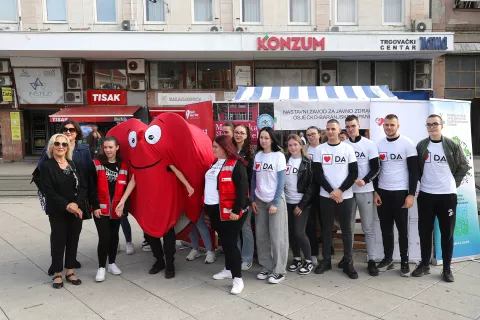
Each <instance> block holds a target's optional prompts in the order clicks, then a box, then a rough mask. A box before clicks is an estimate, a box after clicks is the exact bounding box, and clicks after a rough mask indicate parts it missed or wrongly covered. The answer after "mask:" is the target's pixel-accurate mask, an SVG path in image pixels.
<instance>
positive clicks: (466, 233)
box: [430, 99, 480, 264]
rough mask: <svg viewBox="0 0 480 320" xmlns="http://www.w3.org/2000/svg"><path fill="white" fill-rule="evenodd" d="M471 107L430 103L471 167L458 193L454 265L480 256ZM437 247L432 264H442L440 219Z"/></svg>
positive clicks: (434, 101) (431, 111) (439, 101)
mask: <svg viewBox="0 0 480 320" xmlns="http://www.w3.org/2000/svg"><path fill="white" fill-rule="evenodd" d="M470 107H471V102H469V101H449V100H435V99H434V100H431V101H430V113H434V114H438V115H440V116H441V117H442V119H443V121H444V128H443V131H442V133H443V134H444V135H445V136H447V137H449V138H451V139H453V140H455V141H456V142H458V143H459V144H460V146H461V147H462V149H463V151H464V152H465V156H466V157H467V160H468V162H469V165H470V167H471V169H470V170H469V171H468V173H467V175H466V177H465V178H464V179H463V181H462V184H461V185H460V187H459V188H458V189H457V213H456V226H455V233H454V247H453V261H461V260H467V259H471V258H474V257H478V256H480V230H479V225H478V212H477V197H476V193H475V171H474V168H473V155H472V135H471V129H470V126H471V123H470ZM434 243H435V250H434V259H433V262H434V263H435V264H441V263H442V247H441V235H440V229H439V226H438V220H437V219H435V229H434Z"/></svg>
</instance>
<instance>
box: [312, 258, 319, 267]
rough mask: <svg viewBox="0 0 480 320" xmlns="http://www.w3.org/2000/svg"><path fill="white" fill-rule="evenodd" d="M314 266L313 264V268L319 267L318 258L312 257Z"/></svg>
mask: <svg viewBox="0 0 480 320" xmlns="http://www.w3.org/2000/svg"><path fill="white" fill-rule="evenodd" d="M312 264H313V266H315V267H316V266H318V260H317V257H315V256H312Z"/></svg>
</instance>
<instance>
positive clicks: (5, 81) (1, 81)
mask: <svg viewBox="0 0 480 320" xmlns="http://www.w3.org/2000/svg"><path fill="white" fill-rule="evenodd" d="M11 85H12V78H10V77H9V76H0V87H9V86H11Z"/></svg>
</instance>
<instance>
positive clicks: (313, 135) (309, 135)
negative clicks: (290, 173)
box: [307, 133, 318, 137]
mask: <svg viewBox="0 0 480 320" xmlns="http://www.w3.org/2000/svg"><path fill="white" fill-rule="evenodd" d="M317 134H318V133H310V134H307V137H315V136H316V135H317Z"/></svg>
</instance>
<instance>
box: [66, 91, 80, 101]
mask: <svg viewBox="0 0 480 320" xmlns="http://www.w3.org/2000/svg"><path fill="white" fill-rule="evenodd" d="M64 101H65V103H83V95H82V92H81V91H67V92H65V97H64Z"/></svg>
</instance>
